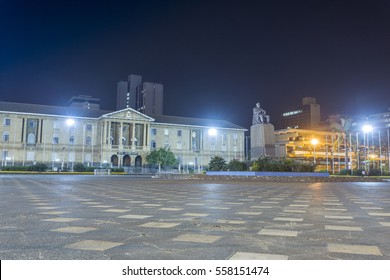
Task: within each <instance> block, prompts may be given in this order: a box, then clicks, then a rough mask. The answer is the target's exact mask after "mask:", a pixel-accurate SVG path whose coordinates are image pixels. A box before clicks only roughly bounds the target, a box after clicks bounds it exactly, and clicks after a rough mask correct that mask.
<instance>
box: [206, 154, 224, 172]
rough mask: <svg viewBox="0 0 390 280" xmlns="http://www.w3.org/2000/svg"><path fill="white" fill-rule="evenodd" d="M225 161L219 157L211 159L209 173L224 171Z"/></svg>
mask: <svg viewBox="0 0 390 280" xmlns="http://www.w3.org/2000/svg"><path fill="white" fill-rule="evenodd" d="M226 167H227V165H226V160H225V159H223V158H222V157H220V156H215V157H212V158H211V160H210V163H209V168H210V171H221V170H226Z"/></svg>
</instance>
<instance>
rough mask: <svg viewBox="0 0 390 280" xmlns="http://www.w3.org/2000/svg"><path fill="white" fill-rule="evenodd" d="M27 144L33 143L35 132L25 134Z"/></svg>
mask: <svg viewBox="0 0 390 280" xmlns="http://www.w3.org/2000/svg"><path fill="white" fill-rule="evenodd" d="M27 144H35V134H34V133H29V134H28V135H27Z"/></svg>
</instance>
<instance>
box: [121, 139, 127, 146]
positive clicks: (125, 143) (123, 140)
mask: <svg viewBox="0 0 390 280" xmlns="http://www.w3.org/2000/svg"><path fill="white" fill-rule="evenodd" d="M122 145H123V146H126V145H127V140H126V138H125V137H122Z"/></svg>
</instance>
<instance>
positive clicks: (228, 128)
mask: <svg viewBox="0 0 390 280" xmlns="http://www.w3.org/2000/svg"><path fill="white" fill-rule="evenodd" d="M153 124H158V125H169V126H184V127H198V128H210V127H212V128H218V129H226V130H240V131H248V129H246V128H233V127H218V126H212V125H210V126H204V125H191V124H178V123H162V122H153ZM153 124H152V125H153Z"/></svg>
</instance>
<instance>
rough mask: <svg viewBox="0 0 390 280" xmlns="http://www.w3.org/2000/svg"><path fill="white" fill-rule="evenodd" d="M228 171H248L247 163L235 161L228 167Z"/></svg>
mask: <svg viewBox="0 0 390 280" xmlns="http://www.w3.org/2000/svg"><path fill="white" fill-rule="evenodd" d="M227 169H228V170H230V171H246V170H247V166H246V164H245V162H241V161H239V160H236V159H233V160H231V161H230V162H229V164H228V165H227Z"/></svg>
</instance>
